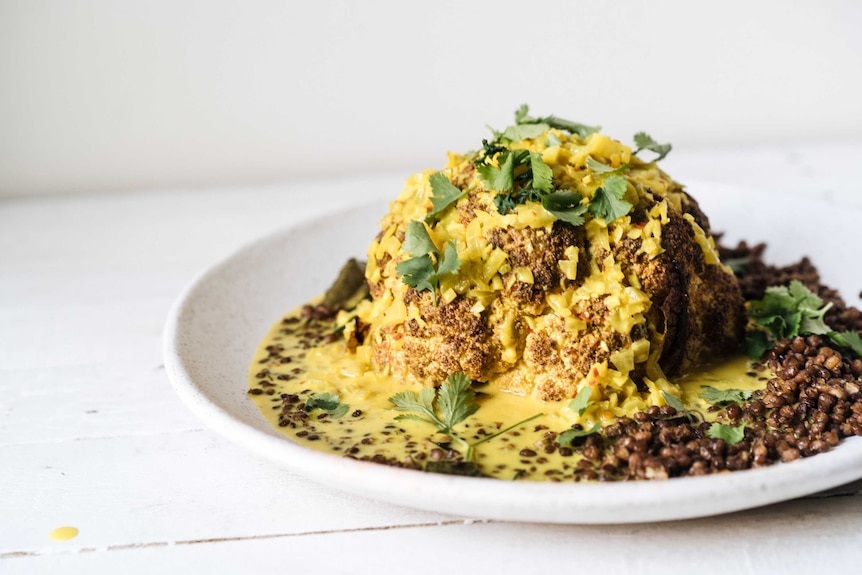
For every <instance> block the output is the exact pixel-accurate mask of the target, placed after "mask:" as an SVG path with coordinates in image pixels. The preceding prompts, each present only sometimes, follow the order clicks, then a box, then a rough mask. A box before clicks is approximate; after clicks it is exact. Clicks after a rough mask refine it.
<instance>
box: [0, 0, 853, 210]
mask: <svg viewBox="0 0 862 575" xmlns="http://www.w3.org/2000/svg"><path fill="white" fill-rule="evenodd" d="M522 102H529V103H530V104H531V105H532V107H533V110H534V111H535V112H536V113H539V114H550V113H553V114H558V115H560V116H563V117H567V118H571V119H575V120H579V121H583V122H586V123H597V124H601V125H603V126H604V128H605V130H606V131H607V132H609V133H611V134H612V135H615V136H616V137H618V138H620V139H624V140H625V139H628V138H630V137H631V135H632V134H633V133H634V132H635V131H638V130H647V131H649V132H651V133H653V134H654V135H655V136H656V137H657V138H658V139H661V140H670V141H671V142H673V143H674V145H675V147H676V149H677V150H687V149H688V150H691V149H697V148H700V147H705V146H710V147H712V146H721V145H737V144H739V145H747V144H751V143H758V142H767V143H768V142H780V141H787V140H792V141H797V142H799V141H807V140H811V141H820V140H824V139H833V138H838V139H841V138H849V137H852V136H856V137H858V136H860V135H862V111H860V106H862V2H856V1H852V0H846V1H840V0H834V1H818V2H813V1H806V2H791V1H786V0H785V1H781V0H764V1H761V2H757V1H755V0H749V1H738V0H726V1H712V2H695V1H653V2H636V1H634V0H617V1H615V2H612V3H611V2H598V1H591V2H582V1H573V2H564V1H562V0H553V1H526V0H522V1H513V0H496V1H493V2H465V1H460V2H459V1H455V0H434V1H428V2H413V3H410V2H406V1H402V2H394V1H376V2H347V1H335V0H330V1H312V0H308V1H306V2H289V1H285V2H277V1H257V2H240V1H237V2H231V1H228V0H211V1H203V0H201V1H192V0H182V1H168V0H156V1H148V2H143V1H141V2H119V1H108V0H105V1H96V0H93V1H82V0H67V1H62V0H55V1H52V0H20V1H16V0H0V196H16V195H29V194H53V193H76V192H86V193H90V192H104V191H124V190H132V189H142V188H158V187H186V186H195V187H198V186H208V185H222V186H223V185H232V184H246V183H258V182H277V181H283V180H288V179H296V178H308V177H331V176H334V175H341V174H347V173H352V172H357V171H361V172H373V171H379V170H391V169H398V170H405V173H407V172H409V171H415V170H418V169H421V168H426V167H436V166H439V165H441V163H442V162H443V161H444V152H445V151H446V150H447V149H456V150H466V149H472V148H475V147H476V146H477V145H478V143H479V142H480V140H481V138H482V137H485V136H486V135H487V132H486V131H485V129H484V128H483V125H484V124H485V123H489V124H492V125H494V126H497V127H502V126H504V125H505V124H506V123H507V122H509V120H510V118H511V113H512V111H513V110H514V109H515V108H516V107H517V106H518V105H519V104H521V103H522Z"/></svg>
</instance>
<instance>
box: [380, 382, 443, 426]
mask: <svg viewBox="0 0 862 575" xmlns="http://www.w3.org/2000/svg"><path fill="white" fill-rule="evenodd" d="M436 396H437V390H436V389H434V388H433V387H426V388H423V389H422V390H420V391H419V393H416V392H415V391H402V392H400V393H396V394H395V395H393V396H392V397H390V398H389V401H390V403H392V405H394V406H395V407H394V408H393V409H395V410H396V411H412V412H415V413H420V414H422V415H424V416H425V417H427V418H428V419H424V418H422V417H419V416H418V415H415V414H413V415H411V414H405V415H399V416H398V417H399V418H401V419H414V420H418V421H425V422H426V423H430V424H432V425H435V426H437V427H438V428H440V427H442V426H443V422H442V421H440V418H439V417H437V413H435V411H434V400H435V398H436ZM396 419H397V418H396Z"/></svg>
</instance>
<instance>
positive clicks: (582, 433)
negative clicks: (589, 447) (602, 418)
mask: <svg viewBox="0 0 862 575" xmlns="http://www.w3.org/2000/svg"><path fill="white" fill-rule="evenodd" d="M601 428H602V426H601V425H599V424H598V423H596V424H594V425H593V426H592V427H590V428H589V429H567V430H566V431H564V432H562V433H561V434H560V436H559V437H557V441H559V442H560V445H572V446H573V445H575V443H577V441H578V440H579V439H583V438H584V437H588V436H590V435H593V434H594V433H597V432H598V431H599V430H600V429H601Z"/></svg>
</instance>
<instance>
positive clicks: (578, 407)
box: [569, 385, 595, 416]
mask: <svg viewBox="0 0 862 575" xmlns="http://www.w3.org/2000/svg"><path fill="white" fill-rule="evenodd" d="M592 394H593V388H592V387H590V386H589V385H585V386H584V388H583V389H581V390H580V391H579V392H578V394H577V395H576V396H575V399H573V400H572V402H571V403H570V404H569V409H571V410H572V411H574V412H575V413H577V414H578V415H579V416H580V415H583V414H584V412H585V411H586V410H587V408H588V407H589V406H591V405H592V404H593V403H595V402H594V401H591V400H590V396H591V395H592Z"/></svg>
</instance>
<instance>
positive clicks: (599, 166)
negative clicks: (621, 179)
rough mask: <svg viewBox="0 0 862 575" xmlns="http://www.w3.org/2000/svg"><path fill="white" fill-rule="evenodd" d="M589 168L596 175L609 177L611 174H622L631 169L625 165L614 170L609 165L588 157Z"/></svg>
mask: <svg viewBox="0 0 862 575" xmlns="http://www.w3.org/2000/svg"><path fill="white" fill-rule="evenodd" d="M587 167H588V168H589V169H590V170H592V171H593V172H594V173H596V174H599V175H608V176H609V175H611V174H621V173H623V172H625V171H626V170H628V169H629V165H628V164H623V165H621V166H620V167H619V168H612V167H610V166H609V165H607V164H603V163H602V162H599V161H598V160H594V159H593V158H592V157H590V156H587Z"/></svg>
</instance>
